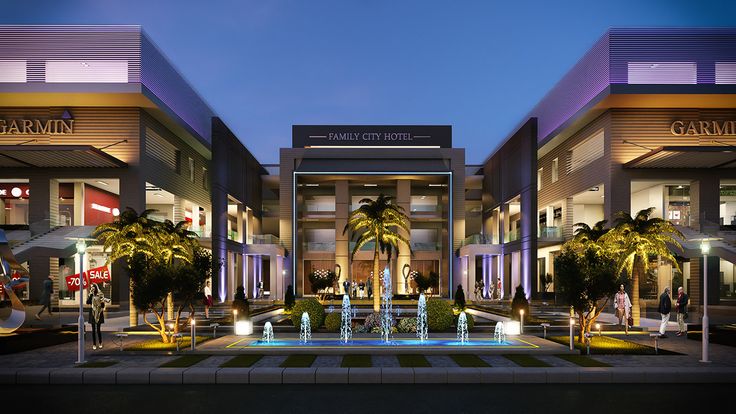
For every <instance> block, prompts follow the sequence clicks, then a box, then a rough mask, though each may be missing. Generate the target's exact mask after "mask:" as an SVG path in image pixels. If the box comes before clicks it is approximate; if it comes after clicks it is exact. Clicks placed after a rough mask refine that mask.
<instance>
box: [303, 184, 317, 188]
mask: <svg viewBox="0 0 736 414" xmlns="http://www.w3.org/2000/svg"><path fill="white" fill-rule="evenodd" d="M305 185H306V186H307V187H319V184H305Z"/></svg>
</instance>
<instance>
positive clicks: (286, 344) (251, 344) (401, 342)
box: [228, 338, 538, 350]
mask: <svg viewBox="0 0 736 414" xmlns="http://www.w3.org/2000/svg"><path fill="white" fill-rule="evenodd" d="M309 347H316V348H340V349H345V348H351V349H352V348H418V349H428V348H447V349H448V350H449V349H452V348H475V349H483V348H487V349H504V348H506V349H520V348H524V349H533V348H538V346H537V345H534V344H531V343H529V342H526V341H523V340H520V339H510V338H509V339H506V340H505V341H502V342H498V341H494V340H492V339H470V340H466V341H465V342H461V341H458V340H457V338H430V339H425V340H424V341H420V340H419V339H416V338H394V339H392V340H391V341H389V342H384V341H383V340H381V339H379V338H365V339H363V338H353V339H351V340H349V341H348V342H342V341H341V340H340V339H339V338H334V339H333V338H312V339H311V340H310V341H308V342H307V343H300V342H299V340H298V339H279V340H274V341H272V342H270V343H267V342H263V341H261V340H253V341H248V340H245V339H244V340H240V341H238V342H236V343H233V344H231V345H229V346H228V348H241V349H242V348H298V349H304V348H309Z"/></svg>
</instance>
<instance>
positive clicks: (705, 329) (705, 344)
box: [700, 239, 710, 362]
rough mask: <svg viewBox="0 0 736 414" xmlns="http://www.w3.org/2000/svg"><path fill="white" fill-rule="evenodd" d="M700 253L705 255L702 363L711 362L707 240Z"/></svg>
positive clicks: (702, 244) (704, 241) (708, 247)
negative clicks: (709, 358) (709, 350)
mask: <svg viewBox="0 0 736 414" xmlns="http://www.w3.org/2000/svg"><path fill="white" fill-rule="evenodd" d="M700 251H701V253H703V341H702V343H703V358H702V359H701V360H700V362H710V361H709V360H708V323H709V322H708V253H709V252H710V243H708V240H707V239H704V240H703V241H702V242H701V243H700Z"/></svg>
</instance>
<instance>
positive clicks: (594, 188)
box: [588, 187, 599, 191]
mask: <svg viewBox="0 0 736 414" xmlns="http://www.w3.org/2000/svg"><path fill="white" fill-rule="evenodd" d="M598 190H599V188H598V187H592V188H591V189H590V190H588V191H598Z"/></svg>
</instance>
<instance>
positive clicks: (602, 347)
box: [547, 336, 682, 355]
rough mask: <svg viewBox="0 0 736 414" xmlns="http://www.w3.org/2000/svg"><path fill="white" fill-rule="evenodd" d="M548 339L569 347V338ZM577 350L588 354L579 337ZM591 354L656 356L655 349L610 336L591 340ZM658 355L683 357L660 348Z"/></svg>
mask: <svg viewBox="0 0 736 414" xmlns="http://www.w3.org/2000/svg"><path fill="white" fill-rule="evenodd" d="M547 339H549V340H550V341H553V342H557V343H558V344H563V345H569V344H570V337H569V336H548V337H547ZM665 341H667V339H660V340H659V344H660V345H663V344H664V343H665ZM574 346H575V349H577V350H578V351H580V353H587V352H588V351H587V348H586V346H585V343H580V342H578V341H577V337H576V338H574ZM590 353H591V355H593V354H597V355H655V354H656V353H655V351H654V347H653V346H648V345H643V344H640V343H636V342H632V341H626V340H624V339H619V338H613V337H610V336H593V337H592V338H591V340H590ZM658 355H682V354H680V353H679V352H673V351H668V350H666V349H662V348H661V347H660V348H659V354H658Z"/></svg>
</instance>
